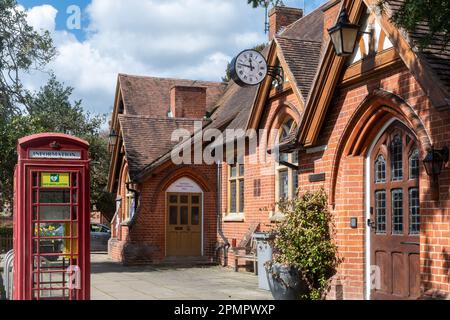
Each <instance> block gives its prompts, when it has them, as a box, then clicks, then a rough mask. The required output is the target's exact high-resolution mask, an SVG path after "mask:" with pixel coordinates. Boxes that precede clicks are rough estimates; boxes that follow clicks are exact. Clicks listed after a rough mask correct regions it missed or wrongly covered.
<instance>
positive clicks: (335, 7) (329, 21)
mask: <svg viewBox="0 0 450 320" xmlns="http://www.w3.org/2000/svg"><path fill="white" fill-rule="evenodd" d="M340 3H341V0H335V1H330V2H329V3H328V5H326V6H325V7H324V8H323V9H322V12H323V28H324V30H323V37H324V40H328V38H329V37H330V35H329V34H328V29H330V28H331V27H333V26H334V25H335V24H336V21H337V18H338V15H339V13H340V9H341V5H340Z"/></svg>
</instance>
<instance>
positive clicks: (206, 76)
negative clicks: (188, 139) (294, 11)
mask: <svg viewBox="0 0 450 320" xmlns="http://www.w3.org/2000/svg"><path fill="white" fill-rule="evenodd" d="M304 2H305V3H304ZM324 2H326V1H325V0H305V1H303V0H285V1H284V3H285V5H287V6H291V7H300V8H303V7H305V9H306V13H309V12H311V11H312V10H313V9H315V8H317V7H318V6H319V5H321V4H322V3H324ZM18 3H19V4H20V5H21V6H22V7H23V8H24V9H25V10H26V11H27V14H28V22H29V24H30V25H32V26H33V27H34V28H35V29H36V30H38V31H40V32H42V30H48V31H50V33H51V35H52V38H53V40H54V45H55V47H56V49H57V51H58V55H57V56H56V58H55V59H54V61H52V62H51V63H50V64H49V65H48V66H47V69H48V70H51V71H52V72H54V73H55V75H56V77H57V79H58V80H60V81H62V82H64V84H65V85H68V86H71V87H74V94H73V98H74V100H80V99H81V100H83V106H84V107H85V108H86V109H87V110H89V111H90V112H93V113H101V114H105V113H106V114H107V113H110V112H111V111H112V105H113V103H114V93H115V88H116V83H117V74H118V73H126V74H134V75H145V76H156V77H171V78H184V79H196V80H210V81H220V79H221V77H222V76H223V75H224V73H225V69H226V65H227V63H228V62H229V61H230V60H231V59H232V57H233V56H234V55H236V54H237V53H239V52H240V51H242V50H244V49H246V48H251V47H253V46H255V45H257V44H261V43H263V42H266V41H267V35H266V34H265V33H264V14H265V12H264V9H262V8H258V9H253V8H252V7H251V6H250V5H248V4H247V1H246V0H18ZM47 78H48V73H42V72H33V73H31V74H26V75H25V76H24V82H25V85H26V87H27V88H28V89H30V90H38V89H39V88H40V87H41V86H43V85H44V84H45V83H46V80H47Z"/></svg>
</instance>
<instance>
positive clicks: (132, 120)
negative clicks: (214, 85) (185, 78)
mask: <svg viewBox="0 0 450 320" xmlns="http://www.w3.org/2000/svg"><path fill="white" fill-rule="evenodd" d="M195 121H199V120H195V119H177V118H175V119H173V118H172V119H171V118H153V117H148V116H130V115H119V122H120V126H121V130H122V136H123V143H124V148H125V156H126V158H127V161H128V168H129V174H130V178H131V180H132V181H134V179H135V178H136V177H137V175H138V174H139V173H140V172H141V171H142V170H143V169H144V168H145V167H146V166H147V165H149V164H151V163H153V162H155V161H156V160H158V159H159V158H160V157H161V156H163V155H165V154H166V153H168V152H170V151H171V150H172V148H173V147H174V146H175V145H176V144H178V142H172V141H171V137H172V133H173V131H174V130H176V129H185V130H187V131H188V132H189V133H190V134H192V133H193V131H194V122H195Z"/></svg>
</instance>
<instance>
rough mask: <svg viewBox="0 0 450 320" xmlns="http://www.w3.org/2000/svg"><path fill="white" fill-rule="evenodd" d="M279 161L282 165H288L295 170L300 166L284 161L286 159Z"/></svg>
mask: <svg viewBox="0 0 450 320" xmlns="http://www.w3.org/2000/svg"><path fill="white" fill-rule="evenodd" d="M279 163H280V164H281V165H282V166H286V167H288V168H289V169H292V170H297V171H298V170H300V167H299V166H298V165H295V164H293V163H290V162H286V161H280V162H279Z"/></svg>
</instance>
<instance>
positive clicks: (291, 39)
mask: <svg viewBox="0 0 450 320" xmlns="http://www.w3.org/2000/svg"><path fill="white" fill-rule="evenodd" d="M322 9H323V6H321V7H319V8H317V9H316V10H314V11H313V12H311V13H310V14H308V15H306V16H304V17H303V18H301V19H299V20H297V21H296V22H294V23H293V24H291V25H290V26H289V27H287V28H286V30H285V31H284V32H282V33H281V34H280V35H278V36H276V37H275V41H276V42H277V43H278V45H279V46H280V48H281V50H282V53H283V56H284V58H285V60H286V63H287V64H288V66H289V69H290V71H291V72H292V75H293V76H294V79H293V81H294V82H295V84H296V86H297V88H299V90H300V92H301V94H302V97H303V99H304V100H305V101H306V99H307V98H308V94H309V91H310V89H311V86H312V83H313V81H314V76H315V74H316V72H317V68H318V66H319V62H320V54H321V47H322V42H323V38H324V37H323V29H324V25H323V20H324V17H323V10H322Z"/></svg>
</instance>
